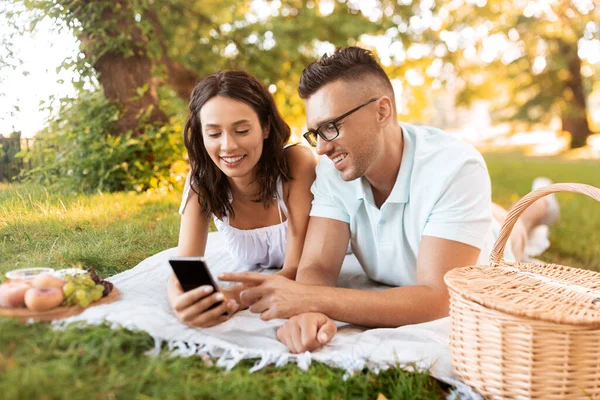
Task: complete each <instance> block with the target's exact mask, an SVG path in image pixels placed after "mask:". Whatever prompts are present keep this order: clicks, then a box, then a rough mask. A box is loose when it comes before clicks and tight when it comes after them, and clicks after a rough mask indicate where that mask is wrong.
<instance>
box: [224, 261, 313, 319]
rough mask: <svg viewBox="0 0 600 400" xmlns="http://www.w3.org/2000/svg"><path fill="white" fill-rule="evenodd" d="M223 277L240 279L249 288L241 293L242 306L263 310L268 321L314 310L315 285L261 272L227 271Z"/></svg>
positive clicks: (252, 309)
mask: <svg viewBox="0 0 600 400" xmlns="http://www.w3.org/2000/svg"><path fill="white" fill-rule="evenodd" d="M219 279H220V280H222V281H231V282H240V283H242V284H244V285H246V286H247V287H249V288H248V289H246V290H244V291H243V292H241V293H240V300H241V302H242V305H244V306H249V307H250V311H252V312H254V313H260V318H261V319H262V320H264V321H268V320H270V319H273V318H290V317H293V316H294V315H298V314H301V313H304V312H309V311H314V307H313V305H312V303H311V300H312V299H314V298H315V296H314V292H315V287H314V286H309V285H302V284H299V283H297V282H295V281H293V280H291V279H287V278H285V277H283V276H281V275H266V274H260V273H257V272H239V273H223V274H221V275H219Z"/></svg>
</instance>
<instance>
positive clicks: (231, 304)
mask: <svg viewBox="0 0 600 400" xmlns="http://www.w3.org/2000/svg"><path fill="white" fill-rule="evenodd" d="M239 308H240V305H239V304H238V302H237V301H235V300H233V299H232V300H229V301H228V302H227V310H228V311H229V315H233V314H235V312H236V311H237V310H239Z"/></svg>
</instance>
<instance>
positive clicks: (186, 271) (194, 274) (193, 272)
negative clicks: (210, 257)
mask: <svg viewBox="0 0 600 400" xmlns="http://www.w3.org/2000/svg"><path fill="white" fill-rule="evenodd" d="M169 264H171V268H173V272H175V275H176V276H177V280H178V281H179V283H180V284H181V288H182V289H183V291H184V292H187V291H189V290H192V289H196V288H197V287H199V286H205V285H209V286H212V287H213V288H214V289H215V291H214V292H220V291H221V289H219V286H217V284H216V283H215V280H214V279H213V277H212V275H211V273H210V271H209V270H208V266H207V265H206V262H204V259H203V258H202V257H179V258H171V259H169ZM214 292H213V293H214ZM221 304H223V301H219V302H217V303H215V304H213V305H212V306H210V307H208V308H207V310H211V309H213V308H215V307H217V306H219V305H221ZM226 314H227V312H225V313H223V315H226Z"/></svg>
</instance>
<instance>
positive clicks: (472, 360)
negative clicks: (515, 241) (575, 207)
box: [444, 184, 600, 399]
mask: <svg viewBox="0 0 600 400" xmlns="http://www.w3.org/2000/svg"><path fill="white" fill-rule="evenodd" d="M563 191H567V192H574V193H582V194H586V195H588V196H590V197H592V198H594V199H596V200H598V201H600V189H597V188H594V187H592V186H588V185H581V184H555V185H550V186H547V187H544V188H541V189H538V190H536V191H533V192H531V193H530V194H528V195H527V196H525V197H523V198H522V199H521V200H520V201H519V202H518V203H517V204H515V206H514V207H513V208H512V209H511V211H510V212H509V214H508V215H507V217H506V220H505V221H504V224H503V227H502V230H501V232H500V236H499V238H498V241H497V242H496V245H495V246H494V250H493V252H492V255H491V256H490V260H491V261H490V265H489V266H477V267H464V268H457V269H454V270H452V271H450V272H448V273H447V274H446V276H445V278H444V279H445V281H446V284H447V285H448V289H449V292H450V317H451V335H450V349H451V352H452V361H453V365H454V368H455V369H456V372H457V373H458V375H459V376H460V377H461V378H462V379H463V380H464V381H465V382H466V383H468V384H470V385H471V386H473V387H474V388H475V389H477V390H478V391H479V392H481V394H483V395H484V396H486V397H488V398H493V399H509V398H522V399H579V398H596V397H598V398H600V273H598V272H593V271H587V270H582V269H577V268H571V267H565V266H561V265H554V264H551V265H539V264H527V263H507V262H505V261H504V260H503V258H502V255H503V253H504V248H505V246H506V242H507V240H508V238H509V236H510V233H511V231H512V228H513V226H514V224H515V223H516V221H517V220H518V218H519V216H520V215H521V214H522V213H523V211H524V210H525V209H526V208H527V207H528V206H529V205H531V204H533V203H534V202H535V201H536V200H538V199H540V198H542V197H544V196H546V195H548V194H551V193H555V192H563Z"/></svg>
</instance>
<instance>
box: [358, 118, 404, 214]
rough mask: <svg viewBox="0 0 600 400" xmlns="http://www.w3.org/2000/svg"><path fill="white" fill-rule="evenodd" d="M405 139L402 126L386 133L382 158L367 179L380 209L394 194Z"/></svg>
mask: <svg viewBox="0 0 600 400" xmlns="http://www.w3.org/2000/svg"><path fill="white" fill-rule="evenodd" d="M403 151H404V138H403V136H402V128H401V127H400V125H397V124H394V125H393V126H391V127H390V131H389V132H386V133H385V143H384V147H383V152H382V153H381V157H379V159H378V160H377V161H376V162H375V163H374V164H373V166H372V167H371V168H370V170H369V172H368V173H367V174H366V175H365V178H366V179H367V181H368V182H369V184H370V185H371V189H372V191H373V199H374V200H375V205H376V206H377V207H378V208H379V207H381V206H382V205H383V203H384V202H385V200H387V198H388V197H389V195H390V193H392V189H393V188H394V184H395V183H396V178H397V177H398V173H399V171H400V164H401V163H402V152H403Z"/></svg>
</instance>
